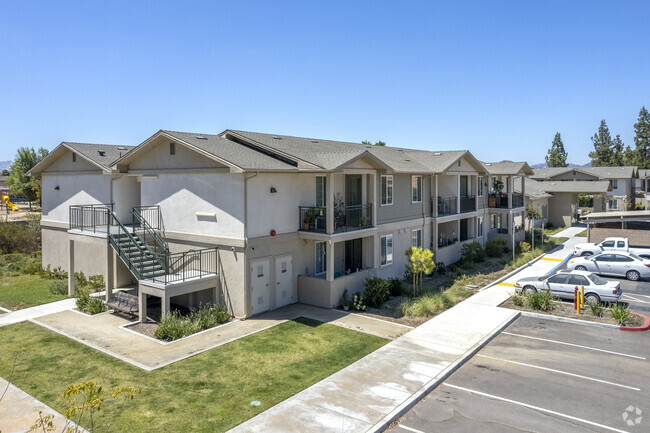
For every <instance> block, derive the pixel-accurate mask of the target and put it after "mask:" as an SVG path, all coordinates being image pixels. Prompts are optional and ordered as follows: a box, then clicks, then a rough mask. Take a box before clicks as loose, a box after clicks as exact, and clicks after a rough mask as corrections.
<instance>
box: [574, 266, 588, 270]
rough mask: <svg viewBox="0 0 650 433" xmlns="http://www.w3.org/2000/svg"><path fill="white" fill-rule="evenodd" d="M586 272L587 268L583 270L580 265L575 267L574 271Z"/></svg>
mask: <svg viewBox="0 0 650 433" xmlns="http://www.w3.org/2000/svg"><path fill="white" fill-rule="evenodd" d="M586 270H587V268H585V267H584V266H582V265H580V266H576V271H586Z"/></svg>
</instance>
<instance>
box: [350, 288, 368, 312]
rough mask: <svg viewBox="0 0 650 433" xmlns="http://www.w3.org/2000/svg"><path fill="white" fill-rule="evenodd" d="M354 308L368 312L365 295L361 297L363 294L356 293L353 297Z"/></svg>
mask: <svg viewBox="0 0 650 433" xmlns="http://www.w3.org/2000/svg"><path fill="white" fill-rule="evenodd" d="M352 308H354V309H355V310H357V311H366V309H367V308H368V307H366V303H365V299H364V297H363V295H361V292H357V293H355V294H354V296H353V297H352Z"/></svg>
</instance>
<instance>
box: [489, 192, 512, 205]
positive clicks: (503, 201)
mask: <svg viewBox="0 0 650 433" xmlns="http://www.w3.org/2000/svg"><path fill="white" fill-rule="evenodd" d="M488 207H493V208H506V209H507V208H508V194H500V195H491V196H489V197H488Z"/></svg>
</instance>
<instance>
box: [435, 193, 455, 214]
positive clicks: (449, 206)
mask: <svg viewBox="0 0 650 433" xmlns="http://www.w3.org/2000/svg"><path fill="white" fill-rule="evenodd" d="M457 204H458V198H457V197H440V196H438V216H444V215H455V214H457V213H458V210H457Z"/></svg>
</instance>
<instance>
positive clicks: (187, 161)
mask: <svg viewBox="0 0 650 433" xmlns="http://www.w3.org/2000/svg"><path fill="white" fill-rule="evenodd" d="M171 142H172V140H169V139H168V138H166V137H158V138H156V139H155V140H154V141H153V142H151V143H150V144H149V145H148V146H147V147H146V148H145V149H142V150H141V151H139V152H138V153H136V154H134V157H133V159H132V160H131V161H130V162H129V171H131V172H138V171H147V170H155V171H159V170H166V169H174V170H179V169H201V168H222V167H226V166H225V165H223V164H220V163H219V162H216V161H214V160H212V159H210V158H208V157H206V156H204V155H201V154H199V153H197V152H195V151H194V150H192V149H189V148H188V147H186V146H184V145H183V144H181V143H176V146H175V148H176V149H175V150H176V153H175V155H170V153H169V144H170V143H171Z"/></svg>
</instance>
